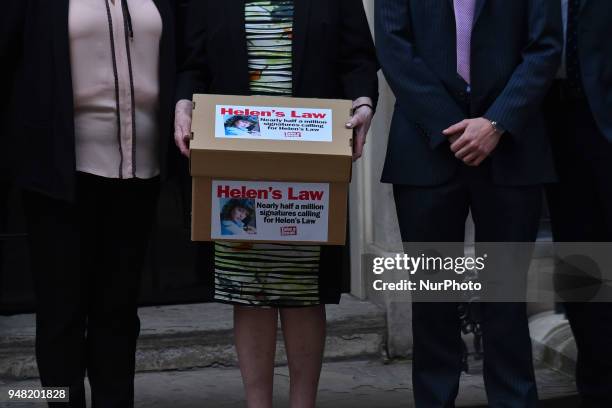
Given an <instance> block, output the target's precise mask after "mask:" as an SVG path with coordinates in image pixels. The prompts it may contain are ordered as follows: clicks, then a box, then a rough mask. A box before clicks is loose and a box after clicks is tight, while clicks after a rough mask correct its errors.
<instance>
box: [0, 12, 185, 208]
mask: <svg viewBox="0 0 612 408" xmlns="http://www.w3.org/2000/svg"><path fill="white" fill-rule="evenodd" d="M153 1H154V3H155V5H156V6H157V8H158V10H159V12H160V14H161V17H162V22H163V34H162V39H161V44H160V110H159V127H160V129H161V131H160V134H161V135H162V137H163V138H165V140H162V143H161V145H160V146H161V148H160V151H161V166H162V173H163V174H165V173H166V169H167V160H166V153H167V152H168V146H169V144H170V143H172V140H173V138H172V112H173V103H174V83H175V82H174V79H175V75H176V68H175V45H176V44H175V39H174V10H173V8H174V6H173V3H172V2H171V0H153ZM3 3H7V4H6V5H5V4H3V8H4V7H6V9H5V10H8V12H4V15H3V16H2V17H0V19H1V20H0V22H1V23H2V26H3V28H2V31H1V33H0V37H1V38H0V55H1V56H2V63H3V64H5V61H7V62H8V63H14V64H16V69H15V72H16V80H15V86H14V88H13V93H14V97H13V107H14V109H13V112H11V113H10V116H11V118H12V119H14V120H13V124H12V126H11V128H10V129H11V130H10V132H9V137H5V138H4V139H3V140H2V147H1V148H2V149H3V150H4V149H6V151H10V156H11V161H12V163H11V166H10V167H11V172H12V176H13V178H14V180H15V181H16V183H17V184H19V185H21V186H22V187H23V188H25V189H27V190H31V191H37V192H40V193H43V194H46V195H48V196H50V197H54V198H57V199H61V200H69V201H70V200H72V199H73V198H74V189H75V174H76V164H75V163H76V160H75V147H74V106H73V97H72V95H73V91H72V77H71V69H70V42H69V37H68V5H69V0H53V1H48V0H8V1H4V2H3Z"/></svg>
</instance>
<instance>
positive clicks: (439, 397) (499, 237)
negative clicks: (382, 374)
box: [394, 161, 543, 408]
mask: <svg viewBox="0 0 612 408" xmlns="http://www.w3.org/2000/svg"><path fill="white" fill-rule="evenodd" d="M394 195H395V203H396V207H397V214H398V219H399V226H400V231H401V235H402V240H403V241H404V242H463V241H464V237H465V222H466V218H467V216H468V213H469V211H470V210H471V212H472V217H473V219H474V223H475V229H476V237H475V238H476V241H480V242H533V241H534V240H535V239H536V236H537V231H538V225H539V218H540V212H541V205H542V196H543V193H542V189H541V187H539V186H528V187H503V186H496V185H493V183H492V182H491V178H490V175H489V167H488V162H487V161H485V162H484V163H483V164H482V165H481V166H480V167H478V168H470V167H468V166H461V168H460V170H459V172H458V174H457V175H456V176H455V178H454V179H453V180H452V181H450V182H449V183H447V184H444V185H441V186H435V187H413V186H402V185H395V186H394ZM526 273H527V270H524V271H516V274H517V278H520V279H524V277H523V276H522V275H526ZM457 308H458V305H457V303H444V302H438V303H419V302H414V303H413V310H412V328H413V336H414V356H413V358H414V365H413V387H414V397H415V401H416V407H419V408H420V407H422V408H438V407H439V408H443V407H444V408H448V407H454V406H455V404H454V401H455V398H456V396H457V393H458V390H459V378H460V374H461V369H462V352H463V348H462V343H461V332H460V320H459V313H458V310H457ZM481 318H482V331H483V350H484V379H485V386H486V391H487V396H488V400H489V406H490V407H517V408H518V407H520V408H526V407H535V406H536V404H537V389H536V383H535V375H534V369H533V362H532V353H531V341H530V337H529V327H528V321H527V310H526V305H525V303H484V304H482V316H481Z"/></svg>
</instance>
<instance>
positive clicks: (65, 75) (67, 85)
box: [49, 0, 73, 106]
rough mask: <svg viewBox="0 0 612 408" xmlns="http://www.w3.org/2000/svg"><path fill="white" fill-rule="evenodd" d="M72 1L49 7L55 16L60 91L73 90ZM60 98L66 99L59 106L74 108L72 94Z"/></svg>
mask: <svg viewBox="0 0 612 408" xmlns="http://www.w3.org/2000/svg"><path fill="white" fill-rule="evenodd" d="M69 6H70V0H56V1H54V2H53V6H49V8H50V11H51V13H53V14H54V18H53V19H52V23H51V24H53V33H52V35H53V58H54V63H55V67H56V71H55V72H56V73H57V74H56V80H57V83H58V87H59V89H72V70H71V68H70V35H69V27H68V14H69ZM57 95H58V98H60V99H64V100H63V101H62V102H63V103H61V104H59V106H72V105H73V100H72V92H58V93H57Z"/></svg>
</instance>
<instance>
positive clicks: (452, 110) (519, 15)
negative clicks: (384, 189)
mask: <svg viewBox="0 0 612 408" xmlns="http://www.w3.org/2000/svg"><path fill="white" fill-rule="evenodd" d="M604 1H605V0H604ZM375 15H376V43H377V44H376V45H377V50H378V55H379V59H380V62H381V65H382V68H383V72H384V73H385V76H386V78H387V80H388V82H389V84H390V86H391V88H392V90H393V92H394V94H395V96H396V99H397V102H396V107H395V113H394V116H393V121H392V125H391V133H390V136H389V145H388V151H387V159H386V162H385V167H384V170H383V175H382V181H383V182H388V183H394V184H407V185H424V186H428V185H436V184H442V183H444V182H446V181H448V180H449V179H450V178H451V177H452V176H453V175H454V174H455V171H456V170H457V168H458V166H459V164H460V161H459V160H457V159H456V158H455V157H454V155H453V154H452V153H451V152H450V149H449V144H448V141H447V140H446V137H445V136H444V135H443V134H442V130H444V129H445V128H447V127H448V126H450V125H452V124H454V123H457V122H459V121H461V120H463V119H465V118H468V117H480V116H484V117H486V118H488V119H490V120H494V121H497V122H499V124H500V125H501V126H502V127H503V128H504V129H506V130H507V134H504V135H503V136H502V140H501V142H500V144H499V145H498V147H497V149H496V150H495V151H494V152H493V154H492V157H491V160H490V161H491V173H492V177H493V180H494V182H495V183H497V184H504V185H530V184H538V183H542V182H547V181H552V180H554V170H553V163H552V156H551V152H550V147H549V144H548V141H547V138H546V134H545V130H544V129H545V128H544V122H543V118H542V115H541V112H540V108H541V103H542V100H543V98H544V95H545V94H546V92H547V90H548V88H549V86H550V84H551V82H552V80H553V78H554V76H555V73H556V72H557V69H558V67H559V64H560V56H561V49H562V25H561V4H560V1H557V0H477V1H476V16H475V22H474V28H473V33H472V63H471V68H472V69H471V70H472V72H471V75H472V84H471V87H472V91H471V96H470V97H469V99H468V96H467V95H466V84H465V82H464V81H463V80H462V79H461V78H460V77H459V76H458V74H457V68H456V66H457V63H456V61H457V59H456V55H457V54H456V45H455V44H456V38H455V35H456V34H455V14H454V9H453V1H452V0H427V1H423V0H377V1H376V13H375Z"/></svg>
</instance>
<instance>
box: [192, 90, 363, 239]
mask: <svg viewBox="0 0 612 408" xmlns="http://www.w3.org/2000/svg"><path fill="white" fill-rule="evenodd" d="M194 102H195V107H194V114H193V124H192V131H193V140H192V141H191V144H190V150H191V156H190V171H191V175H192V177H193V198H192V239H193V240H194V241H211V240H228V241H254V242H293V243H318V244H324V245H325V244H326V245H342V244H344V242H345V238H346V218H347V214H346V210H347V199H348V183H349V182H350V178H351V167H352V131H351V130H348V129H346V128H345V123H346V120H347V119H348V117H349V115H350V109H351V106H352V104H351V102H350V101H344V100H328V99H303V98H286V97H269V96H251V97H247V96H225V95H194ZM241 217H246V218H241Z"/></svg>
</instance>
